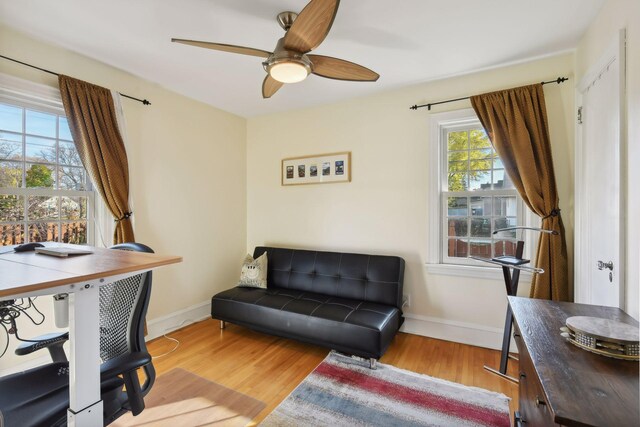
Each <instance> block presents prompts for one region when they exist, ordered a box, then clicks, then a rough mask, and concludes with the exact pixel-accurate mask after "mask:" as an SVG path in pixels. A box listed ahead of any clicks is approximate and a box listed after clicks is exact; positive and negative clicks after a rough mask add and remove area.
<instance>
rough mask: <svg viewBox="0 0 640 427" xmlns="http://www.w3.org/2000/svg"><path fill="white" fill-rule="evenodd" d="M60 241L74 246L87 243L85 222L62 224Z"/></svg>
mask: <svg viewBox="0 0 640 427" xmlns="http://www.w3.org/2000/svg"><path fill="white" fill-rule="evenodd" d="M62 241H63V242H65V243H74V244H76V245H81V244H84V243H87V222H86V221H76V222H68V223H62Z"/></svg>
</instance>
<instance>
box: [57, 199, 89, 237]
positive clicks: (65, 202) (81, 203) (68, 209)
mask: <svg viewBox="0 0 640 427" xmlns="http://www.w3.org/2000/svg"><path fill="white" fill-rule="evenodd" d="M60 218H61V219H71V220H76V219H87V198H86V197H64V196H63V197H62V199H61V200H60ZM63 234H64V230H63Z"/></svg>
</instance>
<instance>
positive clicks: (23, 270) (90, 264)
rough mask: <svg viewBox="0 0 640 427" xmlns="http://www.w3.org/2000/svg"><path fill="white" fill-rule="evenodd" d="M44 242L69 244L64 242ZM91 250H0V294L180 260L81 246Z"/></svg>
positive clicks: (4, 294)
mask: <svg viewBox="0 0 640 427" xmlns="http://www.w3.org/2000/svg"><path fill="white" fill-rule="evenodd" d="M46 246H56V247H59V246H69V247H74V246H75V245H66V244H63V243H56V244H50V245H46ZM82 248H84V249H90V250H92V251H93V253H92V254H88V255H76V256H70V257H68V258H59V257H54V256H50V255H42V254H37V253H35V252H21V253H13V252H10V253H4V254H0V298H1V297H8V296H11V295H17V294H24V293H28V292H33V291H39V290H43V289H48V288H53V287H55V286H60V285H67V284H71V283H79V282H83V281H87V280H93V279H97V278H101V277H109V276H115V275H119V274H125V273H130V272H134V271H140V270H148V269H152V268H155V267H160V266H162V265H167V264H174V263H178V262H181V261H182V258H181V257H178V256H164V255H158V254H150V253H144V252H132V251H120V250H113V249H104V248H95V247H87V246H82Z"/></svg>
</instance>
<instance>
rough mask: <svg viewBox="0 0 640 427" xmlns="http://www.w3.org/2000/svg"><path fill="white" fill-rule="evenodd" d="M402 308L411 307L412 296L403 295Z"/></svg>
mask: <svg viewBox="0 0 640 427" xmlns="http://www.w3.org/2000/svg"><path fill="white" fill-rule="evenodd" d="M402 306H403V307H411V295H409V294H403V295H402Z"/></svg>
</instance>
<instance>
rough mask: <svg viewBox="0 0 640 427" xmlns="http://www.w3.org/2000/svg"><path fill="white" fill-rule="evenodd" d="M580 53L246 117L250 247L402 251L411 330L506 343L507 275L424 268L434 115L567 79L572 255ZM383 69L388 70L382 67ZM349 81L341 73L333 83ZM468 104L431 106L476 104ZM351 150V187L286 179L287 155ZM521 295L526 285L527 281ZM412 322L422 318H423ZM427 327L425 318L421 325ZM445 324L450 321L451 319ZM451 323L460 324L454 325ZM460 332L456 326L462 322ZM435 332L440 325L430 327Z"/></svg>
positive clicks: (565, 189)
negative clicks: (476, 98)
mask: <svg viewBox="0 0 640 427" xmlns="http://www.w3.org/2000/svg"><path fill="white" fill-rule="evenodd" d="M573 67H574V58H573V55H570V54H569V55H563V56H557V57H553V58H548V59H543V60H538V61H535V62H530V63H525V64H520V65H514V66H510V67H505V68H500V69H495V70H491V71H485V72H480V73H475V74H470V75H466V76H460V77H454V78H449V79H446V80H440V81H435V82H431V83H426V84H421V85H416V86H412V87H407V88H403V89H400V90H395V91H392V92H387V93H384V94H381V95H376V96H370V97H366V98H360V99H355V100H350V101H345V102H341V103H338V104H333V105H328V106H322V107H317V108H310V109H304V110H298V111H293V112H288V113H281V114H274V115H268V116H262V117H258V118H250V119H249V120H248V125H247V188H248V190H247V197H248V199H247V208H248V214H247V244H248V247H249V250H251V249H252V248H253V247H254V246H256V245H262V244H267V245H280V246H291V247H300V248H317V249H329V250H337V251H358V252H368V253H381V254H396V255H400V256H402V257H404V258H405V260H406V262H407V264H406V273H405V293H409V294H410V295H411V307H410V308H408V309H407V310H406V311H407V313H408V314H409V316H413V320H414V321H416V322H417V326H415V325H414V327H412V330H414V331H417V332H420V331H422V332H423V333H427V334H429V333H432V332H430V331H429V329H430V328H431V329H433V328H434V327H437V328H440V327H444V328H445V329H446V328H449V330H451V328H450V327H454V328H456V327H462V328H463V329H464V330H465V331H464V332H463V333H462V335H463V336H462V337H459V339H461V340H463V341H464V340H467V341H469V342H477V341H473V339H471V340H469V339H467V338H468V337H471V338H473V335H474V334H476V333H477V331H481V332H482V331H486V330H490V331H492V333H494V335H495V336H494V338H497V339H498V341H497V342H499V339H500V334H499V330H500V328H502V325H503V322H504V313H505V309H506V298H505V292H504V284H503V282H502V280H481V279H473V278H463V277H452V276H441V275H435V274H428V273H427V272H426V269H425V262H426V260H427V257H428V254H427V246H428V242H429V240H428V239H429V236H428V230H427V225H428V222H429V219H430V215H434V214H436V212H435V210H434V208H433V207H432V206H428V201H427V197H428V184H429V171H428V165H429V155H430V153H429V112H428V111H427V110H426V109H422V110H419V111H410V110H409V106H410V105H413V104H415V103H423V102H428V101H438V100H443V99H449V98H456V97H460V96H465V95H470V94H476V93H483V92H487V91H493V90H498V89H503V88H509V87H514V86H519V85H524V84H530V83H532V82H539V81H542V80H548V79H555V78H556V77H557V76H568V77H570V78H571V80H570V81H569V83H567V84H563V85H561V86H557V85H549V86H545V96H546V100H547V110H548V115H549V122H550V132H551V140H552V144H553V156H554V163H555V169H556V176H557V181H558V187H559V193H560V206H561V209H562V215H563V217H564V221H565V225H566V227H567V237H568V244H569V247H570V251H571V252H572V243H571V242H572V236H573V140H574V136H573V133H574V127H573V110H574V108H573V104H574V101H573V99H574V93H573V85H574V83H575V82H574V80H573ZM382 78H384V76H382ZM341 84H349V83H340V82H336V87H335V89H336V90H340V85H341ZM469 106H470V104H469V102H468V101H464V102H458V103H452V104H446V105H443V106H439V107H435V108H434V109H433V111H434V112H436V111H445V110H452V109H460V108H469ZM337 151H351V152H352V161H353V181H352V182H351V183H348V184H330V185H308V186H289V187H282V186H281V185H280V160H281V159H282V158H285V157H292V156H298V155H311V154H321V153H330V152H337ZM521 293H522V294H528V286H527V285H526V284H523V286H522V287H521ZM416 322H414V324H415V323H416ZM420 325H422V326H420ZM443 325H444V326H443ZM452 331H453V330H452ZM458 332H460V330H458ZM434 334H435V333H434Z"/></svg>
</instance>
